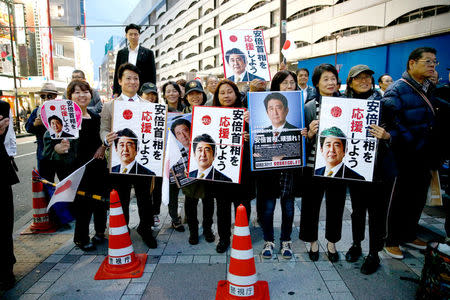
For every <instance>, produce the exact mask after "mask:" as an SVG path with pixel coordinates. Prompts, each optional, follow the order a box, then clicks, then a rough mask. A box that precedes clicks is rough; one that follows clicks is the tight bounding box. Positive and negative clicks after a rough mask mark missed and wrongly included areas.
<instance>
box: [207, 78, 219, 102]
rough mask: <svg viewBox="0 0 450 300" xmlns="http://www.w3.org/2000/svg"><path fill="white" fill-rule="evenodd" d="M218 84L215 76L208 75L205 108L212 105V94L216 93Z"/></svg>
mask: <svg viewBox="0 0 450 300" xmlns="http://www.w3.org/2000/svg"><path fill="white" fill-rule="evenodd" d="M218 84H219V79H218V78H217V76H214V75H209V76H208V77H207V78H206V98H207V100H206V103H205V106H212V105H213V98H214V92H215V91H216V87H217V85H218Z"/></svg>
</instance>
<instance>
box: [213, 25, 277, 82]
mask: <svg viewBox="0 0 450 300" xmlns="http://www.w3.org/2000/svg"><path fill="white" fill-rule="evenodd" d="M219 32H220V43H221V45H222V58H223V69H224V73H225V77H226V78H228V79H229V80H231V81H233V82H247V81H252V80H253V79H261V80H264V81H270V69H269V62H268V58H267V52H266V46H265V43H264V35H263V31H262V30H256V29H255V30H251V29H249V30H219Z"/></svg>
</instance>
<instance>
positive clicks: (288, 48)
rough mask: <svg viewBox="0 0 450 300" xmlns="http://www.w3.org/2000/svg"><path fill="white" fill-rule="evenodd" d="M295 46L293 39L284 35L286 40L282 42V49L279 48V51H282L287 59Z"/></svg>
mask: <svg viewBox="0 0 450 300" xmlns="http://www.w3.org/2000/svg"><path fill="white" fill-rule="evenodd" d="M296 48H297V46H296V45H295V43H294V40H293V39H291V38H290V37H289V36H286V41H285V42H284V45H283V49H281V53H283V55H284V57H285V58H286V59H289V56H290V55H292V52H293V51H294V50H295V49H296Z"/></svg>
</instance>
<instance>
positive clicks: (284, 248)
mask: <svg viewBox="0 0 450 300" xmlns="http://www.w3.org/2000/svg"><path fill="white" fill-rule="evenodd" d="M291 248H292V242H291V241H284V242H281V250H280V253H281V256H282V257H283V258H284V259H291V258H292V249H291Z"/></svg>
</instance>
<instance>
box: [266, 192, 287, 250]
mask: <svg viewBox="0 0 450 300" xmlns="http://www.w3.org/2000/svg"><path fill="white" fill-rule="evenodd" d="M261 200H262V201H263V220H262V225H263V234H264V240H265V241H270V242H273V241H274V238H273V212H274V211H275V205H276V201H277V199H276V198H265V199H261ZM280 204H281V236H280V241H281V242H284V241H290V240H291V233H292V223H293V222H294V196H289V197H283V196H281V198H280Z"/></svg>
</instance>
